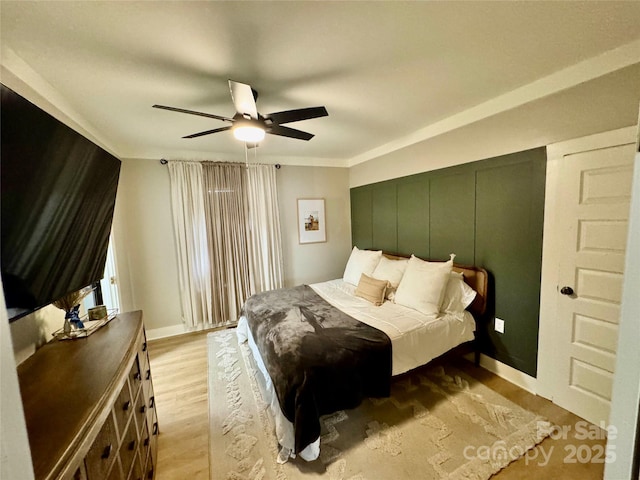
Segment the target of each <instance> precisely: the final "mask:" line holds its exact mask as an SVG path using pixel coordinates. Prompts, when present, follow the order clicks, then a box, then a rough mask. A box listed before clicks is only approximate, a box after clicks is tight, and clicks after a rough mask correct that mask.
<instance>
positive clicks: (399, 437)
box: [207, 330, 549, 480]
mask: <svg viewBox="0 0 640 480" xmlns="http://www.w3.org/2000/svg"><path fill="white" fill-rule="evenodd" d="M207 340H208V349H209V350H208V351H209V422H210V457H209V462H210V467H211V469H210V470H211V479H212V480H267V479H269V480H276V479H277V480H285V479H291V480H298V479H313V478H326V479H330V480H365V479H366V480H387V479H388V480H396V479H439V478H451V479H478V480H479V479H487V478H489V477H490V476H491V475H492V474H494V473H496V472H498V471H499V470H501V469H502V468H504V467H505V466H507V465H508V464H509V463H510V462H512V461H513V460H515V459H517V458H519V457H520V456H522V455H524V454H525V452H526V451H528V450H529V449H531V448H533V447H534V446H535V445H537V444H538V443H540V442H541V441H542V440H543V439H544V438H545V437H546V436H548V434H549V424H548V423H547V422H545V421H544V419H543V418H541V417H538V416H536V415H534V414H533V413H531V412H529V411H526V410H524V409H522V408H520V407H519V406H517V405H515V404H514V403H512V402H510V401H509V400H507V399H505V398H504V397H502V396H501V395H498V394H497V393H495V392H493V391H492V390H490V389H489V388H487V387H485V386H484V385H482V384H481V383H479V382H477V381H475V380H473V379H471V378H470V377H468V376H467V375H465V374H464V373H462V372H460V371H458V370H456V369H454V368H449V367H445V368H443V367H441V366H425V367H422V368H419V369H417V370H415V371H413V372H411V373H409V374H406V375H404V376H401V377H398V378H397V379H395V380H394V382H393V385H392V396H391V397H390V398H386V399H370V400H365V401H364V402H363V403H362V404H361V405H360V406H359V407H358V408H356V409H353V410H345V411H340V412H337V413H335V414H333V415H329V416H326V417H323V418H322V425H323V433H322V437H321V444H320V445H321V454H320V458H319V459H318V460H315V461H313V462H305V461H304V460H302V459H300V458H296V459H295V460H291V461H289V462H288V463H286V464H284V465H279V464H278V463H277V462H276V457H277V454H278V450H279V447H278V444H277V441H276V438H275V434H274V424H273V420H272V417H271V414H270V412H269V409H268V407H267V405H266V403H265V402H264V400H263V398H262V394H261V388H262V384H263V383H264V380H263V378H262V374H261V373H260V372H259V371H258V370H256V368H255V365H254V363H253V359H252V357H251V354H250V351H249V348H248V347H247V346H246V344H242V345H238V343H237V341H236V335H235V330H225V331H221V332H215V333H210V334H209V335H208V339H207Z"/></svg>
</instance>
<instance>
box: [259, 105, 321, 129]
mask: <svg viewBox="0 0 640 480" xmlns="http://www.w3.org/2000/svg"><path fill="white" fill-rule="evenodd" d="M327 115H329V113H328V112H327V109H326V108H324V107H308V108H298V109H296V110H285V111H283V112H274V113H269V114H268V115H265V116H264V118H265V120H271V121H272V122H273V123H277V124H278V125H281V124H283V123H291V122H300V121H302V120H309V119H310V118H318V117H326V116H327Z"/></svg>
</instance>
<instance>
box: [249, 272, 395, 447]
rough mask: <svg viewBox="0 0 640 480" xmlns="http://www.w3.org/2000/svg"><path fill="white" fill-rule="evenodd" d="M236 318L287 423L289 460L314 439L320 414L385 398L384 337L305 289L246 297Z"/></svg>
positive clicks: (387, 349)
mask: <svg viewBox="0 0 640 480" xmlns="http://www.w3.org/2000/svg"><path fill="white" fill-rule="evenodd" d="M243 313H244V315H245V317H246V318H247V320H248V324H249V328H250V329H251V333H252V335H253V338H254V340H255V342H256V344H257V346H258V349H259V350H260V354H261V355H262V359H263V360H264V363H265V366H266V368H267V371H268V373H269V376H270V377H271V380H272V381H273V384H274V388H275V391H276V395H277V396H278V401H279V402H280V407H281V409H282V412H283V414H284V416H285V417H286V418H287V419H288V420H289V421H290V422H292V423H293V426H294V431H295V451H296V453H298V452H300V451H302V450H303V449H304V448H305V447H306V446H307V445H309V444H310V443H311V442H313V441H315V440H316V439H317V438H318V436H319V435H320V421H319V418H320V416H321V415H325V414H328V413H333V412H335V411H337V410H343V409H348V408H354V407H356V406H358V405H359V404H360V402H361V401H362V399H363V398H366V397H386V396H389V392H390V381H391V341H390V340H389V337H387V335H386V334H385V333H383V332H381V331H380V330H378V329H376V328H373V327H371V326H369V325H367V324H365V323H362V322H360V321H358V320H356V319H354V318H352V317H350V316H349V315H347V314H345V313H344V312H342V311H340V310H338V309H337V308H335V307H333V306H331V305H330V304H329V303H327V302H326V301H325V300H324V299H322V297H320V296H319V295H318V294H317V293H315V291H313V289H311V288H310V287H309V286H307V285H302V286H298V287H295V288H288V289H280V290H272V291H269V292H263V293H259V294H257V295H253V296H251V297H250V298H249V299H248V300H247V301H246V303H245V306H244V309H243Z"/></svg>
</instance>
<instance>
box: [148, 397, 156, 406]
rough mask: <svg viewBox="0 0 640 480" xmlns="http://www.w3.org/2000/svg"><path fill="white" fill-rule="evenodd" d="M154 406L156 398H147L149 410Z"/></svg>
mask: <svg viewBox="0 0 640 480" xmlns="http://www.w3.org/2000/svg"><path fill="white" fill-rule="evenodd" d="M155 405H156V397H150V398H149V408H153V407H154V406H155Z"/></svg>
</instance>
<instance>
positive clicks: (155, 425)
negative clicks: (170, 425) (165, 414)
mask: <svg viewBox="0 0 640 480" xmlns="http://www.w3.org/2000/svg"><path fill="white" fill-rule="evenodd" d="M153 434H154V435H157V434H158V422H155V423H154V424H153Z"/></svg>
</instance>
